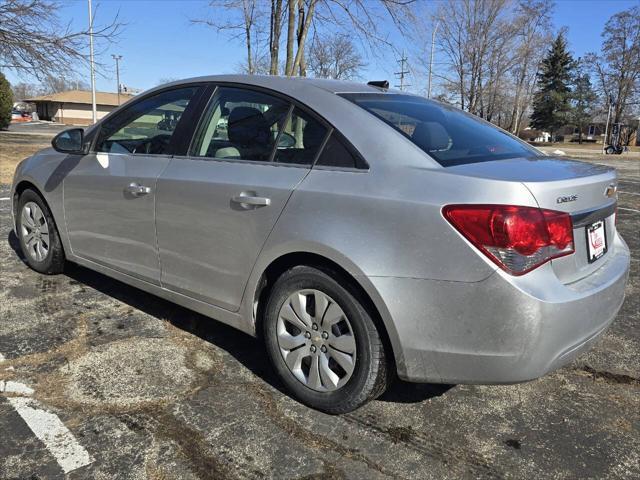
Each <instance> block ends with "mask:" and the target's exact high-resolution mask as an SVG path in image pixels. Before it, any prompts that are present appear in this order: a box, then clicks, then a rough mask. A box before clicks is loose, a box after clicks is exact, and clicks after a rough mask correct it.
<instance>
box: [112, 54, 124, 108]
mask: <svg viewBox="0 0 640 480" xmlns="http://www.w3.org/2000/svg"><path fill="white" fill-rule="evenodd" d="M111 57H112V58H113V59H114V60H115V61H116V87H117V92H118V105H120V60H122V55H114V54H112V55H111Z"/></svg>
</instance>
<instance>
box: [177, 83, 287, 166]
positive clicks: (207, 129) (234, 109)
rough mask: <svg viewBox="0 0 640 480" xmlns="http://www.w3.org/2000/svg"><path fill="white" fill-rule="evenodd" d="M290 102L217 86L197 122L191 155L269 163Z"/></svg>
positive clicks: (257, 93) (250, 91)
mask: <svg viewBox="0 0 640 480" xmlns="http://www.w3.org/2000/svg"><path fill="white" fill-rule="evenodd" d="M289 109H290V104H289V102H287V101H285V100H281V99H279V98H277V97H273V96H271V95H267V94H265V93H262V92H257V91H254V90H245V89H242V88H235V87H219V88H217V89H216V91H215V93H214V95H213V98H212V99H211V101H210V102H209V105H208V107H207V109H206V112H205V114H204V117H203V120H202V122H201V123H200V125H199V127H198V130H197V132H196V135H195V137H194V142H193V144H192V147H191V150H190V155H191V156H194V157H205V158H221V159H235V160H253V161H263V162H265V161H269V160H270V159H271V155H272V153H273V149H274V147H275V144H276V139H277V138H278V136H279V135H278V134H279V133H280V130H281V128H282V124H283V123H284V121H285V119H286V117H287V115H288V113H289Z"/></svg>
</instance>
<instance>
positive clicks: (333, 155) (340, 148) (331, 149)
mask: <svg viewBox="0 0 640 480" xmlns="http://www.w3.org/2000/svg"><path fill="white" fill-rule="evenodd" d="M316 165H319V166H326V167H341V168H359V166H360V165H359V162H358V159H357V158H356V156H355V155H354V154H353V153H352V152H351V150H350V149H349V148H347V146H345V144H344V143H343V142H342V141H341V140H340V139H339V138H338V135H336V133H335V132H333V133H331V136H330V137H329V140H327V143H326V144H325V146H324V148H323V149H322V153H321V154H320V157H319V158H318V161H317V162H316Z"/></svg>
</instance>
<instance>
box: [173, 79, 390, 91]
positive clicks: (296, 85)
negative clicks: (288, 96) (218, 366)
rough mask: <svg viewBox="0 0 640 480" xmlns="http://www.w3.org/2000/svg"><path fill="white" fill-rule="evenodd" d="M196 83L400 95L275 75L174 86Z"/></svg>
mask: <svg viewBox="0 0 640 480" xmlns="http://www.w3.org/2000/svg"><path fill="white" fill-rule="evenodd" d="M198 82H225V83H239V84H244V85H254V86H257V87H263V88H269V89H272V90H276V91H288V90H290V89H292V88H293V89H295V90H298V91H299V90H304V89H321V90H324V91H326V92H329V93H400V92H395V91H394V90H390V91H387V90H383V89H381V88H378V87H373V86H371V85H367V84H366V83H359V82H352V81H344V80H333V79H327V78H309V77H283V76H275V75H209V76H204V77H194V78H187V79H184V80H179V81H176V82H174V83H175V84H185V83H198Z"/></svg>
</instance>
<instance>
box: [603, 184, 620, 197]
mask: <svg viewBox="0 0 640 480" xmlns="http://www.w3.org/2000/svg"><path fill="white" fill-rule="evenodd" d="M617 191H618V186H617V185H616V184H615V183H612V184H611V185H609V186H608V187H607V188H606V189H605V191H604V196H605V197H607V198H613V197H615V196H616V192H617Z"/></svg>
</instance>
